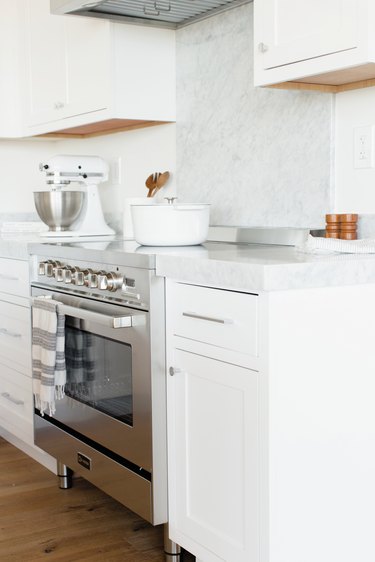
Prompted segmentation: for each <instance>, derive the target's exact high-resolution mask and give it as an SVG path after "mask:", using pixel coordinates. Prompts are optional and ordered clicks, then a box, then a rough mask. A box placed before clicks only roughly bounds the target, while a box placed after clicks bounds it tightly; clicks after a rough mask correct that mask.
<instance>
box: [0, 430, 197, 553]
mask: <svg viewBox="0 0 375 562" xmlns="http://www.w3.org/2000/svg"><path fill="white" fill-rule="evenodd" d="M0 560H1V561H4V562H24V561H27V562H34V561H39V560H49V561H54V562H55V561H56V562H78V561H79V562H86V561H87V562H88V561H90V562H99V560H100V561H101V562H164V554H163V529H162V526H160V527H153V526H152V525H150V524H148V523H147V522H145V521H144V520H143V519H141V518H139V517H138V516H137V515H135V514H134V513H132V512H131V511H129V510H128V509H126V508H125V507H124V506H122V505H121V504H119V503H118V502H116V501H115V500H113V499H112V498H110V497H109V496H107V495H106V494H104V493H103V492H101V491H100V490H98V489H97V488H95V487H94V486H92V485H91V484H90V483H89V482H87V481H85V480H83V479H82V478H75V479H74V485H73V488H71V489H70V490H60V489H59V488H58V485H57V477H56V476H55V475H54V474H52V473H51V472H50V471H49V470H47V469H46V468H44V467H43V466H41V465H40V464H39V463H37V462H36V461H34V460H33V459H31V458H30V457H28V456H27V455H25V454H24V453H23V452H22V451H19V450H18V449H17V448H15V447H13V446H12V445H10V444H9V443H7V442H6V441H4V440H3V439H1V438H0ZM189 560H190V557H189Z"/></svg>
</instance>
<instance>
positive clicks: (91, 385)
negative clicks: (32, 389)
mask: <svg viewBox="0 0 375 562" xmlns="http://www.w3.org/2000/svg"><path fill="white" fill-rule="evenodd" d="M66 320H68V319H66ZM65 360H66V385H65V394H66V395H67V396H70V397H71V398H74V400H78V401H79V402H83V403H84V404H88V405H89V406H91V407H93V408H95V409H96V410H99V411H101V412H104V413H105V414H108V415H109V416H111V417H113V418H116V419H117V420H119V421H121V422H124V423H126V424H127V425H131V426H132V425H133V391H132V348H131V346H130V345H128V344H125V343H119V342H118V341H115V340H111V339H109V338H105V337H103V336H99V335H96V334H93V333H91V332H86V331H85V330H82V329H81V328H75V327H72V326H69V324H68V322H66V325H65Z"/></svg>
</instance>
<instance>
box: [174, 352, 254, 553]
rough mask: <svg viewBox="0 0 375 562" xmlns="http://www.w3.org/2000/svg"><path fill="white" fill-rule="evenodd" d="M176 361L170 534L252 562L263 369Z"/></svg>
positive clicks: (191, 358)
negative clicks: (259, 377)
mask: <svg viewBox="0 0 375 562" xmlns="http://www.w3.org/2000/svg"><path fill="white" fill-rule="evenodd" d="M174 361H175V364H176V367H177V368H179V369H181V371H182V372H179V373H177V374H176V375H175V376H174V377H169V390H168V404H169V406H168V408H169V416H170V420H172V425H173V428H172V433H171V434H170V442H169V457H170V465H169V468H170V472H169V474H170V480H171V491H170V526H171V533H172V535H173V532H174V529H178V530H179V531H180V532H181V533H182V534H183V535H185V536H187V537H190V538H191V539H192V540H193V541H195V543H196V544H198V545H203V546H204V548H205V549H206V550H207V551H209V552H211V553H214V554H215V555H216V556H217V557H219V558H220V559H221V558H222V559H223V560H226V561H227V562H245V561H246V562H255V561H257V560H258V518H257V514H258V498H257V486H258V453H257V450H258V425H257V423H258V422H257V419H258V374H257V373H255V372H253V371H250V370H248V369H245V368H242V367H237V366H234V365H229V364H227V363H223V362H221V361H216V360H213V359H209V358H207V357H202V356H199V355H195V354H193V353H188V352H185V351H182V350H175V352H174ZM175 539H177V537H175ZM178 540H180V541H181V535H179V536H178ZM186 546H187V547H190V544H189V545H186ZM196 554H198V556H201V553H199V552H196ZM203 559H204V558H203Z"/></svg>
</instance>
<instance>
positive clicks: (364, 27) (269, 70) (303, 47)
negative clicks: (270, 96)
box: [254, 0, 375, 86]
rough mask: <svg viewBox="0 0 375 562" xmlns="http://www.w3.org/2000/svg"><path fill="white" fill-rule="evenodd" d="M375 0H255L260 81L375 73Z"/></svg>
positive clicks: (336, 79) (343, 78)
mask: <svg viewBox="0 0 375 562" xmlns="http://www.w3.org/2000/svg"><path fill="white" fill-rule="evenodd" d="M373 4H374V3H373V2H372V1H371V0H328V1H327V0H316V1H314V2H311V1H310V0H255V8H254V9H255V13H254V39H255V43H254V56H255V79H254V81H255V85H258V86H259V85H267V84H275V83H279V82H286V81H301V82H306V83H309V84H314V83H315V84H326V85H332V86H338V85H342V84H347V83H353V82H358V81H360V80H366V79H373V78H375V44H374V38H373V36H374V30H375V23H374V22H375V18H374V15H375V6H374V5H373Z"/></svg>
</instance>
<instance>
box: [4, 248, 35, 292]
mask: <svg viewBox="0 0 375 562" xmlns="http://www.w3.org/2000/svg"><path fill="white" fill-rule="evenodd" d="M0 292H1V293H8V294H9V295H17V296H19V297H26V298H27V297H28V296H29V263H28V262H27V261H21V260H9V259H6V258H0Z"/></svg>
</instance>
